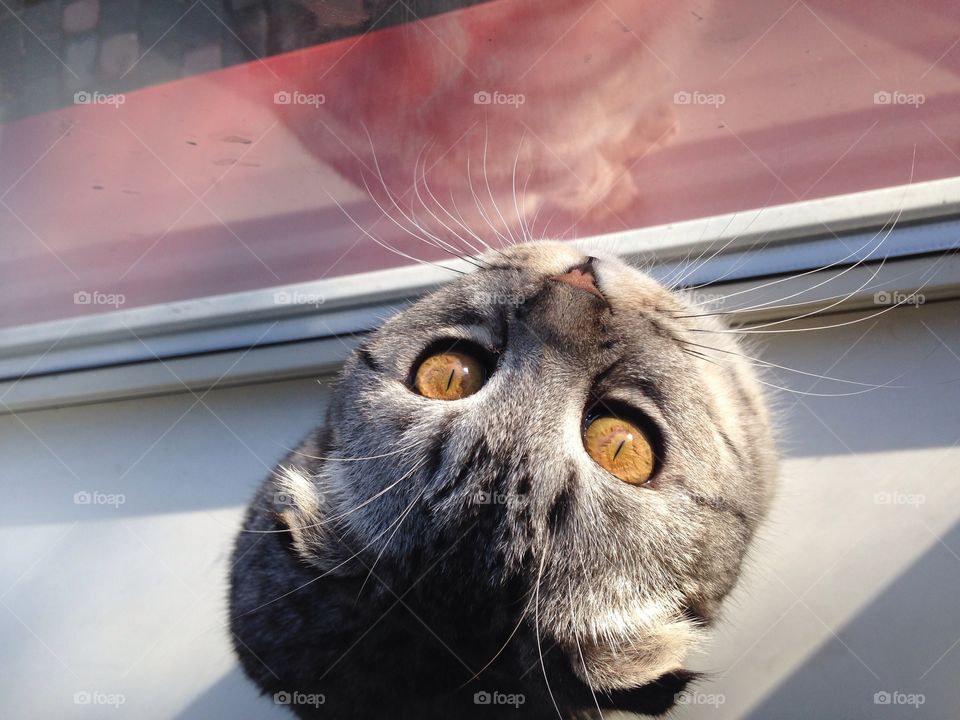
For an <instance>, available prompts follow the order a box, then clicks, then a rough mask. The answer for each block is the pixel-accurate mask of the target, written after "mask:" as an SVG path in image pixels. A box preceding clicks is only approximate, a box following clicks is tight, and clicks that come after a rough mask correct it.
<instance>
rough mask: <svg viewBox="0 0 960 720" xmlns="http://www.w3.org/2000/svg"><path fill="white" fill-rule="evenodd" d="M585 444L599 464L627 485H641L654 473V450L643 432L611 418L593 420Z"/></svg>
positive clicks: (588, 426) (629, 424) (624, 421)
mask: <svg viewBox="0 0 960 720" xmlns="http://www.w3.org/2000/svg"><path fill="white" fill-rule="evenodd" d="M583 444H584V447H586V449H587V453H589V455H590V457H592V458H593V459H594V460H595V461H596V462H597V464H598V465H599V466H600V467H602V468H604V469H605V470H607V471H609V472H610V473H612V474H613V475H615V476H616V477H618V478H619V479H621V480H623V481H624V482H627V483H630V484H631V485H642V484H643V483H645V482H646V481H647V480H649V479H650V476H651V475H652V474H653V466H654V462H655V459H654V454H653V447H652V446H651V444H650V441H649V440H648V439H647V436H646V435H645V434H644V432H643V431H642V430H641V429H640V428H638V427H637V426H636V425H634V424H633V423H631V422H628V421H627V420H621V419H620V418H615V417H611V416H603V417H598V418H596V419H595V420H592V421H590V424H589V425H587V428H586V430H585V431H584V433H583Z"/></svg>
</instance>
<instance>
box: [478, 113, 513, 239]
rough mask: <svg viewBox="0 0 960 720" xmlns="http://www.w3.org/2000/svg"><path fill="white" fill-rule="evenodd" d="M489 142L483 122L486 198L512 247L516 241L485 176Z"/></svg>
mask: <svg viewBox="0 0 960 720" xmlns="http://www.w3.org/2000/svg"><path fill="white" fill-rule="evenodd" d="M489 142H490V125H489V123H487V122H484V132H483V182H484V183H485V184H486V186H487V196H488V197H489V198H490V204H491V205H493V209H494V210H496V211H497V215H498V216H499V218H500V222H502V223H503V229H504V230H506V231H507V235H509V236H510V242H511V244H512V245H516V244H517V239H516V238H515V237H514V236H513V231H512V230H511V229H510V224H509V223H508V222H507V220H506V218H504V217H503V213H502V212H500V207H499V206H498V205H497V201H496V199H495V198H494V197H493V190H492V189H491V188H490V177H489V176H488V175H487V145H488V144H489Z"/></svg>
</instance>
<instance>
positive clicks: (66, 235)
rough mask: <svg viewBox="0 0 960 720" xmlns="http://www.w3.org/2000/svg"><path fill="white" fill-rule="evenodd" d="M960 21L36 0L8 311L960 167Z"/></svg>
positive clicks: (850, 13)
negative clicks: (959, 28)
mask: <svg viewBox="0 0 960 720" xmlns="http://www.w3.org/2000/svg"><path fill="white" fill-rule="evenodd" d="M955 18H956V8H955V7H954V5H953V3H951V2H947V1H946V0H925V1H923V2H913V3H837V2H831V1H829V0H800V1H799V2H790V1H788V0H775V1H773V2H771V1H769V0H763V1H761V0H750V1H748V2H740V3H723V2H706V1H704V0H697V1H696V2H686V1H683V0H680V1H670V2H667V1H663V2H637V0H596V1H594V2H590V1H587V0H549V1H547V0H539V1H535V0H528V1H521V0H499V1H497V2H486V3H471V2H443V1H441V0H433V1H432V2H413V1H412V0H398V2H394V3H389V2H386V1H385V0H370V1H362V0H329V1H326V2H323V1H310V0H300V1H297V2H294V1H292V0H285V1H283V2H281V1H279V0H224V1H223V2H213V1H212V0H198V1H197V2H193V3H190V2H172V1H171V2H147V1H146V0H141V1H140V2H133V1H131V0H112V1H111V0H69V1H63V2H61V1H59V0H57V1H53V0H37V1H34V2H24V1H22V2H12V1H11V0H7V2H6V3H5V5H4V8H2V9H0V118H2V125H0V244H2V253H0V287H2V288H3V290H2V299H3V302H2V303H0V327H9V326H14V325H22V324H26V323H34V322H40V321H46V320H54V319H60V318H66V317H73V316H78V315H83V314H89V313H102V312H111V311H114V310H116V309H124V308H131V307H138V306H144V305H151V304H156V303H164V302H170V301H176V300H182V299H187V298H197V297H204V296H209V295H217V294H222V293H229V292H236V291H242V290H250V289H257V288H265V287H271V286H276V285H283V284H288V283H294V282H302V281H308V280H316V279H320V278H329V277H338V276H343V275H348V274H352V273H357V272H363V271H367V270H374V269H382V268H387V267H393V266H397V265H404V264H409V263H410V262H411V261H412V260H411V258H418V259H431V260H439V259H441V258H443V257H446V256H447V254H448V252H449V251H450V250H451V249H453V250H455V251H457V252H463V251H466V252H472V251H473V250H472V249H471V248H481V247H482V245H483V244H489V245H498V244H503V243H505V242H510V241H512V240H517V239H520V238H523V237H535V238H540V237H554V238H573V237H584V236H589V235H596V234H602V233H608V232H614V231H620V230H625V229H633V228H642V227H649V226H654V225H663V224H667V223H672V222H677V221H682V220H688V219H692V218H699V217H705V216H712V215H716V214H721V213H729V212H733V211H738V210H745V209H752V208H759V207H766V206H769V205H778V204H784V203H792V202H797V201H802V200H808V199H813V198H820V197H826V196H831V195H837V194H842V193H850V192H855V191H859V190H868V189H873V188H882V187H888V186H895V185H903V184H905V183H908V182H911V181H912V182H919V181H924V180H934V179H939V178H947V177H953V176H956V175H958V174H960V173H958V169H960V123H958V122H957V119H958V111H960V92H958V90H960V85H958V74H960V44H958V41H957V37H958V26H957V23H956V20H955ZM894 211H895V208H891V214H892V213H893V212H894ZM663 242H664V244H665V245H666V244H669V242H670V234H669V232H668V231H666V230H665V232H664V237H663Z"/></svg>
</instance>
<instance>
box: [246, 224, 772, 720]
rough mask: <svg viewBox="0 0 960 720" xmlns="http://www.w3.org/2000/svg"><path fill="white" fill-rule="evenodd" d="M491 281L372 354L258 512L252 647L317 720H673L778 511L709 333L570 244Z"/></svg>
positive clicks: (436, 301)
mask: <svg viewBox="0 0 960 720" xmlns="http://www.w3.org/2000/svg"><path fill="white" fill-rule="evenodd" d="M477 264H478V265H479V266H480V267H479V269H477V270H476V272H472V273H469V274H465V275H463V276H462V277H460V278H459V279H457V280H455V281H454V282H452V283H450V284H448V285H446V286H444V287H442V288H440V289H439V290H437V291H435V292H434V293H432V294H430V295H428V296H426V297H424V298H422V299H420V300H419V301H418V302H416V303H414V304H413V305H411V306H410V307H408V308H407V309H405V310H404V311H402V312H400V313H399V314H397V315H395V316H394V317H392V318H390V319H389V320H387V321H386V322H385V323H384V324H383V325H382V326H381V327H380V328H379V329H378V330H376V331H375V332H374V333H372V334H371V335H370V336H369V337H368V338H366V339H365V341H364V342H363V343H362V344H361V345H360V346H359V347H358V348H357V350H356V351H355V352H354V353H353V355H352V356H351V357H350V359H349V360H348V361H347V363H346V365H345V367H344V369H343V372H342V376H341V378H340V380H339V383H338V385H337V388H336V390H335V391H334V392H333V394H332V399H331V403H330V407H329V410H328V413H327V417H326V421H325V422H324V424H323V425H322V426H321V427H319V428H317V429H316V430H315V431H314V432H312V433H311V434H310V435H309V436H308V437H307V438H306V439H305V440H304V441H303V442H302V444H301V445H300V446H299V447H298V448H297V449H296V451H295V452H293V453H292V454H290V455H289V456H288V457H287V458H286V459H285V461H284V462H283V463H281V465H280V466H279V467H278V468H277V470H276V471H275V472H274V473H273V475H272V476H271V477H270V478H268V479H267V480H266V482H265V483H264V484H263V486H262V488H261V489H260V491H259V492H258V494H257V496H256V498H255V499H254V501H253V503H252V505H251V506H250V508H249V510H248V512H247V515H246V519H245V522H244V526H243V531H242V532H241V533H240V535H239V537H238V540H237V544H236V550H235V555H234V564H233V569H232V587H231V593H230V605H231V618H232V619H231V625H232V631H233V636H234V645H235V648H236V651H237V654H238V655H239V657H240V660H241V662H242V665H243V667H244V669H245V671H246V673H247V674H248V675H249V677H250V678H251V679H252V680H253V681H254V682H255V683H256V684H257V686H258V687H259V688H260V689H261V690H262V691H263V692H264V693H267V694H270V695H273V696H274V700H275V701H276V702H278V703H282V704H286V705H288V706H289V707H290V709H291V710H292V711H294V712H295V713H296V714H297V715H298V716H299V717H302V718H314V717H315V718H385V717H390V718H409V719H411V720H413V719H417V720H424V719H430V718H444V719H448V718H499V717H518V718H519V717H523V718H556V717H560V718H593V717H600V714H601V712H606V711H608V709H609V710H613V709H619V710H623V711H627V712H635V713H641V714H652V715H657V714H661V713H663V712H666V711H667V710H668V709H670V708H671V707H672V706H673V704H674V702H675V700H676V696H677V694H678V693H680V692H681V691H683V690H684V688H685V686H686V685H687V683H688V682H690V681H691V679H693V678H694V674H693V673H691V672H689V671H687V670H686V669H685V668H684V656H685V654H686V653H687V652H688V651H689V650H690V649H691V648H692V647H693V646H695V645H696V644H697V643H698V641H700V640H701V639H702V637H703V636H704V634H705V632H706V630H707V628H708V627H709V626H710V625H711V624H712V623H713V622H714V621H715V620H716V618H717V616H718V612H719V606H720V603H721V601H722V600H723V598H724V596H726V595H727V593H729V592H730V590H731V588H732V587H733V586H734V584H735V582H736V581H737V577H738V575H739V572H740V568H741V564H742V562H743V558H744V554H745V552H746V551H747V548H748V546H749V544H750V541H751V538H752V537H753V535H754V533H755V531H756V529H757V526H758V524H759V523H760V522H761V519H762V518H763V516H764V514H765V512H766V510H767V508H768V506H769V504H770V501H771V495H772V493H773V489H774V483H775V475H776V466H777V459H776V453H775V449H774V443H773V439H772V433H771V429H770V423H769V420H768V414H767V410H766V408H765V405H764V401H763V398H762V394H761V392H760V383H759V381H758V380H757V379H756V378H755V376H754V373H753V370H752V369H751V364H750V363H749V361H748V360H746V358H745V357H744V356H743V355H742V354H741V349H740V348H739V346H738V341H737V339H736V335H735V334H732V333H727V332H724V326H723V323H722V321H721V320H720V319H719V318H718V317H717V316H716V315H711V314H708V313H704V312H702V311H701V310H699V309H698V308H697V307H696V306H695V305H693V304H692V303H691V302H689V301H688V300H687V299H685V298H684V297H683V296H682V295H680V294H677V293H673V292H671V291H669V290H668V289H666V288H665V287H664V286H662V285H660V284H658V283H657V282H655V281H654V280H652V279H651V278H649V277H648V276H646V275H645V274H643V273H641V272H640V271H638V270H635V269H633V268H632V267H629V266H628V265H626V264H625V263H623V262H621V261H620V260H618V259H616V258H614V257H601V258H597V257H588V256H586V255H584V254H582V253H581V252H580V251H578V250H577V249H575V248H574V247H573V246H571V245H566V244H559V243H532V244H523V245H515V246H513V247H510V248H506V249H503V250H502V251H490V252H488V253H487V254H486V255H485V256H483V257H482V258H480V259H479V260H478V261H477ZM704 338H709V342H706V341H705V340H704ZM703 345H709V346H711V348H713V349H711V350H704V349H703V348H702V346H703ZM714 349H715V350H714Z"/></svg>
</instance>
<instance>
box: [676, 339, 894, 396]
mask: <svg viewBox="0 0 960 720" xmlns="http://www.w3.org/2000/svg"><path fill="white" fill-rule="evenodd" d="M680 342H682V343H683V344H685V345H693V346H694V347H698V348H703V349H705V350H711V351H713V352H718V353H723V354H725V355H734V356H736V357H739V358H743V359H744V360H745V361H746V362H747V363H749V364H751V365H754V366H755V367H764V368H776V369H777V370H785V371H787V372H792V373H796V374H798V375H806V376H808V377H814V378H817V379H819V380H828V381H830V382H835V383H841V384H844V385H858V386H860V387H867V388H871V389H874V390H879V389H880V388H890V389H901V388H905V387H907V386H906V385H891V383H893V382H896V380H897V379H898V378H894V379H893V380H889V381H887V382H885V383H867V382H859V381H857V380H846V379H844V378H837V377H831V376H829V375H820V374H819V373H814V372H807V371H805V370H798V369H797V368H792V367H787V366H786V365H778V364H777V363H774V362H770V361H768V360H761V359H760V358H752V357H749V356H747V355H744V354H743V353H738V352H734V351H732V350H721V349H720V348H715V347H710V346H709V345H700V344H699V343H693V342H689V341H688V340H681V341H680ZM691 352H696V351H692V350H691ZM699 355H701V356H702V357H704V358H706V355H704V354H703V353H699ZM904 374H905V373H904ZM899 377H903V375H902V374H901V375H900V376H899Z"/></svg>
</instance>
